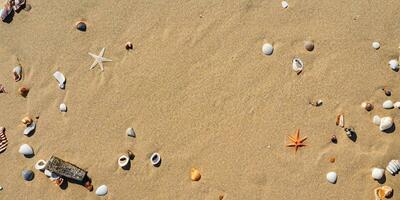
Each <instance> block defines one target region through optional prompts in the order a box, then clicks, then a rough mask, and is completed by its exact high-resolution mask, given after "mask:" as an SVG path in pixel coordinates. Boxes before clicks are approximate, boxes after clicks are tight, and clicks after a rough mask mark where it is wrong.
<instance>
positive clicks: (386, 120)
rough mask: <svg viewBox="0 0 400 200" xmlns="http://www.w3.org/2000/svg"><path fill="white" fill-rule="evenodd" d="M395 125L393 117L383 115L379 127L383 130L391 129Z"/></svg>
mask: <svg viewBox="0 0 400 200" xmlns="http://www.w3.org/2000/svg"><path fill="white" fill-rule="evenodd" d="M392 126H393V119H392V118H391V117H382V118H381V124H380V125H379V129H380V130H381V131H384V130H387V129H390V128H391V127H392Z"/></svg>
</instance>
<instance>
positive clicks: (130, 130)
mask: <svg viewBox="0 0 400 200" xmlns="http://www.w3.org/2000/svg"><path fill="white" fill-rule="evenodd" d="M126 134H127V135H128V136H130V137H136V133H135V131H134V130H133V128H131V127H129V128H127V129H126Z"/></svg>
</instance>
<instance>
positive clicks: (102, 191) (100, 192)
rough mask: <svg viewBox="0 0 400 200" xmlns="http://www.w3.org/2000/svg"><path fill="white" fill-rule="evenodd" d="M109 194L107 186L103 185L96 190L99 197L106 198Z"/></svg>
mask: <svg viewBox="0 0 400 200" xmlns="http://www.w3.org/2000/svg"><path fill="white" fill-rule="evenodd" d="M107 192H108V188H107V186H106V185H101V186H99V187H98V188H97V189H96V195H97V196H104V195H106V194H107Z"/></svg>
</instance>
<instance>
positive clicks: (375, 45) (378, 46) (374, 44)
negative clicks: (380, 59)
mask: <svg viewBox="0 0 400 200" xmlns="http://www.w3.org/2000/svg"><path fill="white" fill-rule="evenodd" d="M380 47H381V44H379V42H373V43H372V48H374V49H376V50H378V49H379V48H380Z"/></svg>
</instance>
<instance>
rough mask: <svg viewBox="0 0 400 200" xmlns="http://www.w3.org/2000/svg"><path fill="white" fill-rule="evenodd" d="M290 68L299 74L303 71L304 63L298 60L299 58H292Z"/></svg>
mask: <svg viewBox="0 0 400 200" xmlns="http://www.w3.org/2000/svg"><path fill="white" fill-rule="evenodd" d="M292 68H293V70H294V71H295V72H296V73H297V74H300V73H301V72H302V71H303V68H304V63H303V61H301V60H300V58H293V60H292Z"/></svg>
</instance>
